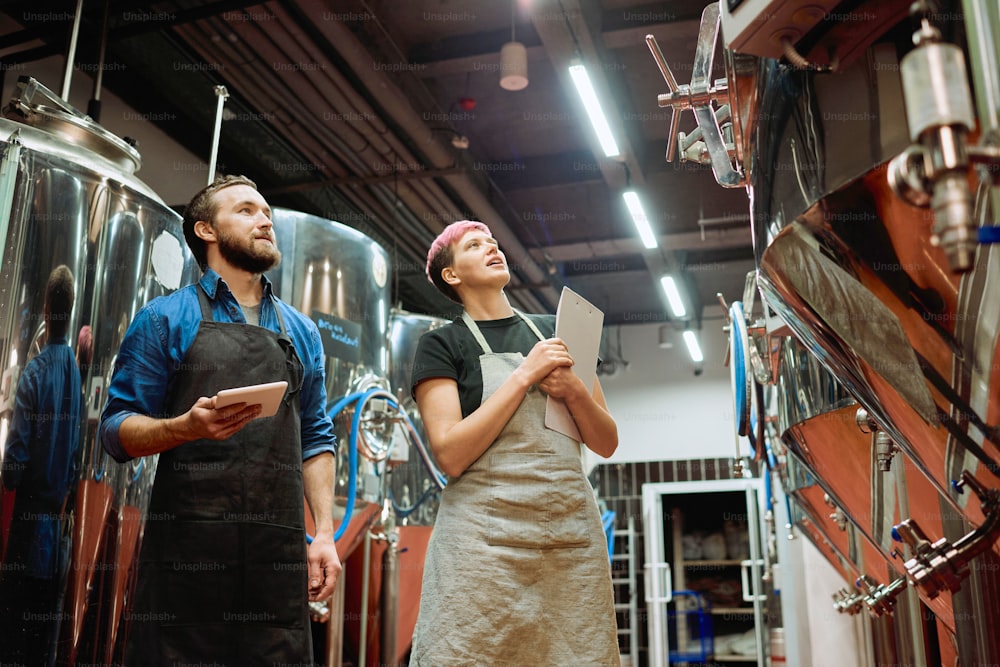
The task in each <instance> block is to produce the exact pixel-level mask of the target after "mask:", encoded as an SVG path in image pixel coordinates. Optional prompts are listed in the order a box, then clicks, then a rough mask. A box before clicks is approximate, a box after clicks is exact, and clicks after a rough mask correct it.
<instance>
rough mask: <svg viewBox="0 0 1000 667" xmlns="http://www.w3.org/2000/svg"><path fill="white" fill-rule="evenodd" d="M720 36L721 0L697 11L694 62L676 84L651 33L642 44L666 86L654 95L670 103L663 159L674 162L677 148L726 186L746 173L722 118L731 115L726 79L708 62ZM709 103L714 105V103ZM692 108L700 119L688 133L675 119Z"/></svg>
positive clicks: (739, 184) (659, 101)
mask: <svg viewBox="0 0 1000 667" xmlns="http://www.w3.org/2000/svg"><path fill="white" fill-rule="evenodd" d="M718 38H719V3H717V2H713V3H712V4H710V5H708V6H707V7H705V10H704V12H702V15H701V28H700V30H699V32H698V46H697V48H696V49H695V55H694V65H693V67H692V70H691V83H690V84H688V85H678V83H677V79H676V78H675V77H674V74H673V72H672V71H671V70H670V66H669V65H668V64H667V60H666V58H664V57H663V52H662V51H660V46H659V44H658V43H657V41H656V38H655V37H653V35H646V44H647V46H649V50H650V52H651V53H652V54H653V60H655V61H656V65H657V67H658V68H659V70H660V74H661V75H662V76H663V80H664V81H665V82H666V84H667V88H668V89H669V91H670V92H668V93H664V94H662V95H658V96H657V98H656V99H657V104H658V105H659V106H660V107H671V109H672V110H673V113H672V114H671V117H670V132H669V135H668V136H669V139H668V144H667V156H666V157H667V162H673V160H674V156H675V155H676V153H677V151H678V149H679V150H680V152H681V158H682V159H684V160H688V161H693V162H698V163H703V164H706V163H707V164H711V165H712V172H713V173H714V174H715V180H716V181H718V183H719V185H722V186H723V187H727V188H736V187H742V186H743V185H745V184H746V179H745V177H744V176H743V174H741V173H740V172H739V170H738V165H736V166H734V161H733V156H734V155H735V153H736V149H735V146H734V144H733V139H732V136H727V135H731V132H726V131H724V127H728V128H730V129H731V124H728V123H727V125H722V126H720V123H726V121H728V120H729V117H730V111H729V107H730V93H729V84H728V82H727V81H726V79H719V80H716V81H712V80H711V75H712V63H713V60H714V58H715V49H716V45H717V43H718ZM713 104H715V105H718V108H717V109H713ZM685 109H690V110H691V111H692V113H694V117H695V120H696V121H697V122H698V129H697V130H696V131H695V132H692V133H691V135H688V136H685V135H683V133H681V134H678V130H677V119H678V116H679V115H680V112H681V111H683V110H685Z"/></svg>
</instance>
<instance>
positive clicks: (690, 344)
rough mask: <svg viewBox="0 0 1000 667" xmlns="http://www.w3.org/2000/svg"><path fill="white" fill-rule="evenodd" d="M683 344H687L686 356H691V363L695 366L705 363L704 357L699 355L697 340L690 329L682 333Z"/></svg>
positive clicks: (699, 349)
mask: <svg viewBox="0 0 1000 667" xmlns="http://www.w3.org/2000/svg"><path fill="white" fill-rule="evenodd" d="M684 342H685V343H686V344H687V348H688V354H690V355H691V361H693V362H694V363H696V364H700V363H701V362H703V361H705V357H704V356H703V355H702V354H701V346H700V345H698V339H697V338H695V335H694V332H693V331H691V330H690V329H688V330H687V331H685V332H684Z"/></svg>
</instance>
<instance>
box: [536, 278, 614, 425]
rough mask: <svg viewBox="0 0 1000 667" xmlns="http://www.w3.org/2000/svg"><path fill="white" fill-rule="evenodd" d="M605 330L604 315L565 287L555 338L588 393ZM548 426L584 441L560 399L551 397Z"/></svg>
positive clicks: (547, 411)
mask: <svg viewBox="0 0 1000 667" xmlns="http://www.w3.org/2000/svg"><path fill="white" fill-rule="evenodd" d="M603 327H604V313H603V312H602V311H601V310H599V309H598V308H597V307H596V306H594V304H592V303H590V302H589V301H587V300H586V299H584V298H583V297H582V296H580V295H579V294H577V293H576V292H574V291H573V290H571V289H570V288H568V287H563V289H562V294H561V295H560V297H559V306H558V308H557V309H556V334H555V335H556V338H561V339H562V341H563V342H564V343H566V348H567V349H568V350H569V354H570V356H571V357H573V372H574V373H576V375H577V377H579V378H580V380H582V381H583V384H584V386H585V387H587V391H593V390H594V382H595V381H596V380H597V355H598V352H600V348H601V331H602V330H603ZM545 426H546V427H547V428H550V429H552V430H553V431H557V432H559V433H562V434H563V435H565V436H569V437H570V438H573V439H574V440H576V441H577V442H581V441H582V439H581V438H580V431H579V429H577V427H576V422H575V421H573V416H572V415H571V414H570V413H569V408H567V407H566V404H565V403H563V402H562V401H561V400H559V399H558V398H552V397H551V396H549V397H548V402H547V403H546V405H545Z"/></svg>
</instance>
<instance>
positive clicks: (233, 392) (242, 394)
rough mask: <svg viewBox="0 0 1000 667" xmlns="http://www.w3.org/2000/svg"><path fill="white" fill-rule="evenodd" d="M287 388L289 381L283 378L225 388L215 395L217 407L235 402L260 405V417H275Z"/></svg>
mask: <svg viewBox="0 0 1000 667" xmlns="http://www.w3.org/2000/svg"><path fill="white" fill-rule="evenodd" d="M287 388H288V383H287V382H285V381H284V380H282V381H280V382H266V383H264V384H253V385H250V386H248V387H234V388H233V389H223V390H222V391H220V392H219V393H218V394H216V395H215V407H216V409H218V408H224V407H226V406H227V405H233V404H234V403H246V404H247V405H260V414H259V415H257V416H258V417H273V416H274V415H275V413H277V412H278V406H279V405H280V404H281V399H282V398H284V396H285V389H287Z"/></svg>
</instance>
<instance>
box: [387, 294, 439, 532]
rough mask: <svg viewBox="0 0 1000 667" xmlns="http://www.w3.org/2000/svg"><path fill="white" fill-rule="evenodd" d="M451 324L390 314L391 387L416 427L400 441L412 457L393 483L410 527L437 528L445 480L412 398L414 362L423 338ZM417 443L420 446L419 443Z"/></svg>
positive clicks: (395, 469) (400, 312)
mask: <svg viewBox="0 0 1000 667" xmlns="http://www.w3.org/2000/svg"><path fill="white" fill-rule="evenodd" d="M448 322H449V320H447V319H444V318H441V317H435V316H433V315H421V314H417V313H409V312H406V311H403V310H399V309H395V308H394V309H393V310H392V312H391V313H390V314H389V359H390V368H389V386H390V388H391V391H392V393H393V394H394V395H395V396H396V398H397V400H398V401H399V407H400V409H401V410H402V411H403V412H404V413H405V414H406V417H407V419H409V421H410V424H411V425H412V427H413V433H412V434H411V437H410V438H409V439H408V441H407V440H404V439H401V440H400V441H399V442H402V443H403V446H406V447H407V451H408V455H407V457H406V460H405V461H401V462H399V463H396V464H395V465H394V466H393V469H392V478H391V482H390V483H391V490H392V495H393V503H394V505H395V506H396V507H397V512H399V513H400V514H405V516H404V517H402V518H403V520H404V523H405V524H408V525H419V526H430V525H433V523H434V519H435V517H436V516H437V491H439V490H440V489H438V488H437V485H436V484H435V481H434V478H435V476H438V477H440V476H441V473H440V471H439V470H438V469H437V464H436V463H435V462H434V458H433V454H432V453H431V451H430V443H429V442H428V440H427V433H426V431H425V430H424V427H423V421H422V420H421V419H420V412H419V411H418V410H417V404H416V401H414V400H413V398H412V396H411V395H410V379H411V376H412V374H413V358H414V355H415V354H416V352H417V343H418V342H419V341H420V337H421V336H422V335H423V334H425V333H426V332H428V331H431V330H433V329H436V328H438V327H441V326H444V325H445V324H448ZM415 439H416V440H419V442H415V441H414V440H415ZM421 449H422V451H421Z"/></svg>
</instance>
